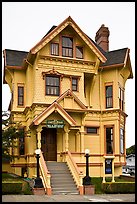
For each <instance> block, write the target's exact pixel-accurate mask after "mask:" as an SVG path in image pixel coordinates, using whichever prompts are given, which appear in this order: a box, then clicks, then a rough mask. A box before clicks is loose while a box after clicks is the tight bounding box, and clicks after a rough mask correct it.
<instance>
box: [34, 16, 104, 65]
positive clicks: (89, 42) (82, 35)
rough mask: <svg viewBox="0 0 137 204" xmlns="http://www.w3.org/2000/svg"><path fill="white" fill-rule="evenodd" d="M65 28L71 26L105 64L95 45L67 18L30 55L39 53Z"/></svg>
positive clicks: (53, 28)
mask: <svg viewBox="0 0 137 204" xmlns="http://www.w3.org/2000/svg"><path fill="white" fill-rule="evenodd" d="M67 26H71V27H72V28H73V29H74V30H75V32H76V33H77V34H78V35H79V36H80V38H81V39H83V41H84V42H85V43H86V44H87V46H88V47H89V48H90V49H91V50H92V51H93V53H94V54H95V55H96V56H97V57H98V58H99V59H100V61H101V62H105V61H106V58H105V56H104V55H103V54H102V53H101V52H100V50H99V49H98V48H97V47H96V46H95V44H94V43H93V42H92V41H91V40H90V39H89V38H88V37H87V35H85V33H84V32H83V31H82V30H81V29H80V28H79V26H78V25H77V24H76V23H75V22H74V20H73V19H72V18H71V17H70V16H69V17H68V18H67V19H65V20H64V21H63V22H62V23H61V24H59V25H58V26H57V27H55V26H54V27H52V29H51V31H50V32H48V34H46V35H45V37H43V38H42V39H41V40H40V42H38V43H37V44H36V45H35V46H34V47H33V48H32V49H31V50H30V53H31V54H36V53H37V52H38V51H40V50H41V49H42V48H43V47H44V46H45V45H46V44H47V43H49V42H50V41H51V40H52V39H53V38H55V37H56V36H57V35H58V34H59V33H60V32H61V31H63V30H64V29H65V28H66V27H67Z"/></svg>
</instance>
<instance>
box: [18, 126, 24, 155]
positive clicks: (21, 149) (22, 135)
mask: <svg viewBox="0 0 137 204" xmlns="http://www.w3.org/2000/svg"><path fill="white" fill-rule="evenodd" d="M19 154H20V155H24V154H25V132H24V129H22V134H21V135H20V137H19Z"/></svg>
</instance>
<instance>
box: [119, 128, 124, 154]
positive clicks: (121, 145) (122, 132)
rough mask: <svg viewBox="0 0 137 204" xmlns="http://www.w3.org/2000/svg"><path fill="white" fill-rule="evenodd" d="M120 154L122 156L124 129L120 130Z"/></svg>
mask: <svg viewBox="0 0 137 204" xmlns="http://www.w3.org/2000/svg"><path fill="white" fill-rule="evenodd" d="M120 153H121V154H124V129H122V128H120Z"/></svg>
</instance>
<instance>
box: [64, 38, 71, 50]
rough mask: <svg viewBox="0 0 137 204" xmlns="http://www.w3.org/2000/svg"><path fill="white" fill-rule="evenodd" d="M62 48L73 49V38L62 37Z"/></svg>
mask: <svg viewBox="0 0 137 204" xmlns="http://www.w3.org/2000/svg"><path fill="white" fill-rule="evenodd" d="M62 46H63V47H70V48H72V47H73V38H70V37H62Z"/></svg>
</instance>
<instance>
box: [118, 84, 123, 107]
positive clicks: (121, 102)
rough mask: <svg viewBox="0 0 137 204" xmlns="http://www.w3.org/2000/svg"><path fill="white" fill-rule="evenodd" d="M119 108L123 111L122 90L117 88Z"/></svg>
mask: <svg viewBox="0 0 137 204" xmlns="http://www.w3.org/2000/svg"><path fill="white" fill-rule="evenodd" d="M119 108H120V109H121V110H124V90H123V89H121V88H120V87H119Z"/></svg>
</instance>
